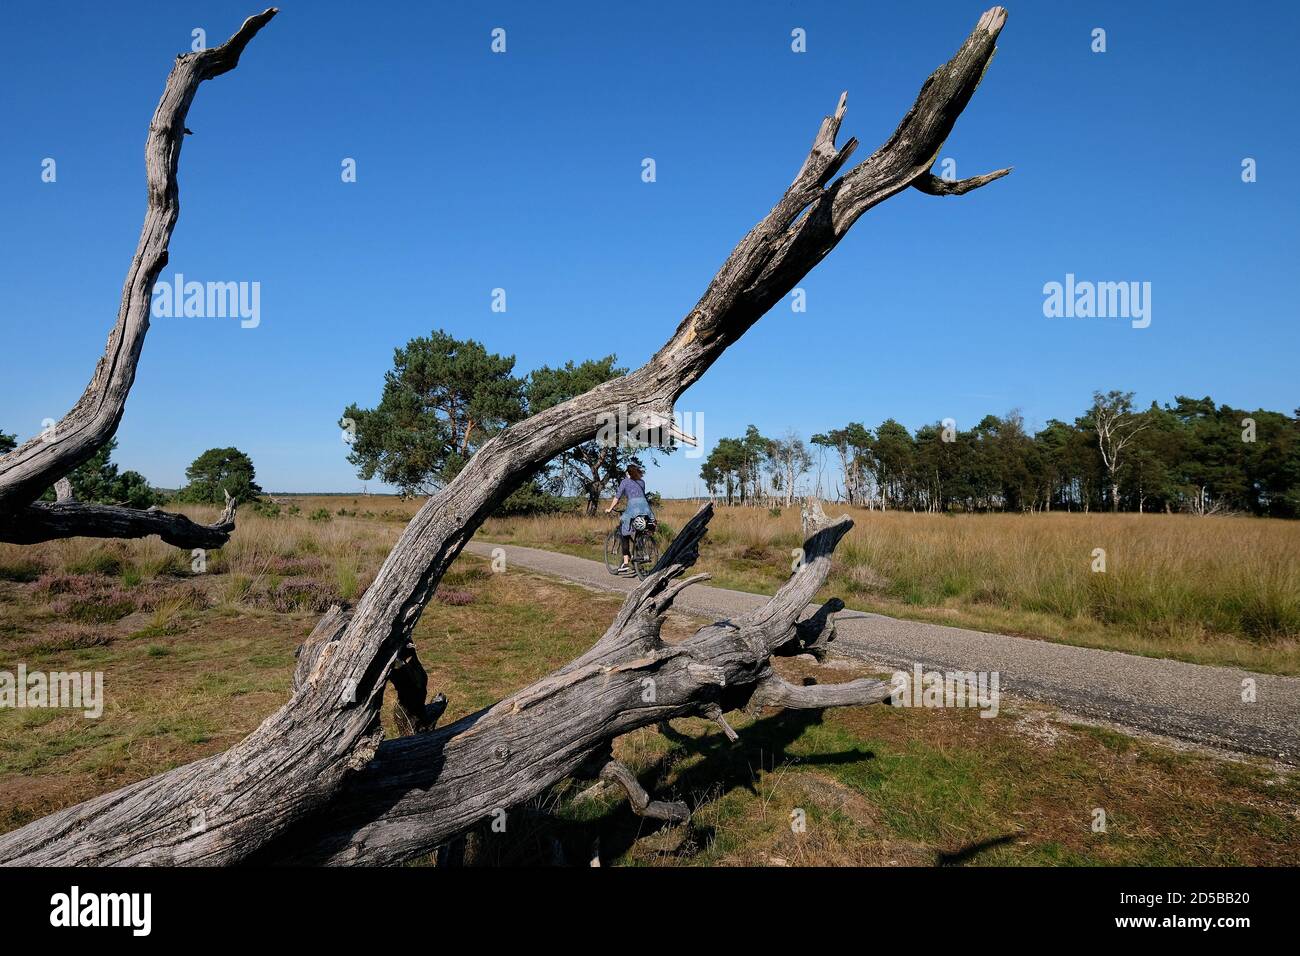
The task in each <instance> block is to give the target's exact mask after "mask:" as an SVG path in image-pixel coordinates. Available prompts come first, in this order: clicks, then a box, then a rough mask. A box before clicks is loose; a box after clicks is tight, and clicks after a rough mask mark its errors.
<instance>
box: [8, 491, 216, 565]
mask: <svg viewBox="0 0 1300 956" xmlns="http://www.w3.org/2000/svg"><path fill="white" fill-rule="evenodd" d="M65 480H66V479H65ZM69 493H70V492H69ZM234 530H235V502H234V501H231V500H229V496H227V501H226V507H225V510H224V511H222V513H221V516H220V517H219V518H217V520H216V521H214V522H213V523H212V524H199V523H198V522H196V521H191V520H190V519H189V518H187V517H186V516H185V515H182V514H173V513H172V512H169V511H161V510H159V509H157V508H119V507H117V506H115V505H91V504H82V503H81V502H79V501H73V500H71V499H70V498H69V499H66V500H59V501H56V502H54V503H53V504H50V503H48V502H44V501H36V502H33V503H32V504H29V505H26V506H24V507H21V508H19V509H18V510H17V511H14V512H9V513H4V512H0V541H5V542H8V543H10V544H36V543H38V542H40V541H53V540H56V539H59V538H77V537H82V538H144V537H147V536H148V535H151V534H156V535H158V536H159V537H160V538H162V539H163V540H164V541H166V542H167V543H168V544H170V545H175V546H176V547H178V548H219V547H221V546H222V545H224V544H225V543H226V542H227V541H228V540H230V534H231V532H232V531H234Z"/></svg>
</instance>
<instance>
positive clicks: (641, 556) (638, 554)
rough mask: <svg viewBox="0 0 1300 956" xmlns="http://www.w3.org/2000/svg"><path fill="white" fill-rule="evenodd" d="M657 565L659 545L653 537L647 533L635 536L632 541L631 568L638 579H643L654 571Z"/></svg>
mask: <svg viewBox="0 0 1300 956" xmlns="http://www.w3.org/2000/svg"><path fill="white" fill-rule="evenodd" d="M658 563H659V545H658V544H657V543H656V542H655V536H654V535H653V534H651V533H650V532H648V531H643V532H640V533H638V534H637V536H636V537H635V538H633V539H632V568H633V570H635V571H636V576H637V577H638V578H643V577H645V576H646V575H647V574H649V573H650V572H651V571H652V570H654V566H655V565H656V564H658Z"/></svg>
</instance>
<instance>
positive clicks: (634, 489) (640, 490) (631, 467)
mask: <svg viewBox="0 0 1300 956" xmlns="http://www.w3.org/2000/svg"><path fill="white" fill-rule="evenodd" d="M644 474H645V473H644V472H643V471H642V470H641V465H640V463H639V462H636V461H632V462H629V463H628V466H627V477H626V478H624V479H623V480H622V481H621V482H619V485H618V490H617V491H616V492H614V500H613V501H611V502H610V503H609V507H608V508H606V509H605V514H613V512H614V509H615V508H616V507H618V503H619V501H620V500H621V499H624V498H626V499H627V507H626V508H625V509H623V517H622V519H621V521H620V523H619V533H620V535H621V536H622V540H623V565H622V567H620V568H619V569H618V570H617V571H615V572H614V573H615V574H636V572H635V571H634V570H633V569H632V534H633V532H632V519H633V518H635V517H637V516H638V515H644V516H645V517H646V519H647V520H648V521H649V522H650V523H651V524H653V523H654V520H655V515H654V512H653V511H651V510H650V502H649V501H647V500H646V496H645V478H644V477H643V476H644Z"/></svg>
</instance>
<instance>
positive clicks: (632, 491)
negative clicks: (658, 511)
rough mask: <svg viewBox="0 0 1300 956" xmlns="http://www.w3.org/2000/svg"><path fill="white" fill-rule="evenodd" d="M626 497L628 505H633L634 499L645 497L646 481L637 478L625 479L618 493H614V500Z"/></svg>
mask: <svg viewBox="0 0 1300 956" xmlns="http://www.w3.org/2000/svg"><path fill="white" fill-rule="evenodd" d="M624 496H626V497H627V502H628V504H631V503H632V499H633V498H644V497H645V481H644V480H642V479H636V478H624V479H623V480H622V481H621V482H619V485H618V491H616V492H614V500H615V501H618V499H619V498H622V497H624Z"/></svg>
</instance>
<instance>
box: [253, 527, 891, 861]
mask: <svg viewBox="0 0 1300 956" xmlns="http://www.w3.org/2000/svg"><path fill="white" fill-rule="evenodd" d="M712 516H713V507H712V505H705V506H704V508H703V509H701V511H700V512H699V513H697V514H696V516H695V517H694V518H693V519H692V520H691V521H690V522H689V523H688V524H687V525H686V527H685V528H683V529H682V532H681V533H680V534H679V535H678V536H677V539H676V540H675V541H674V542H673V544H672V545H671V546H670V548H669V549H668V551H667V552H666V554H665V555H664V558H663V559H662V560H661V561H660V564H659V565H658V566H657V568H656V570H655V571H654V573H652V574H650V575H649V576H648V577H647V578H646V579H645V580H644V581H643V582H642V583H641V584H640V585H639V586H638V587H637V588H636V589H635V590H633V591H632V593H631V594H629V595H628V598H627V600H626V601H624V603H623V606H622V608H621V609H620V611H619V612H618V615H617V616H616V617H615V619H614V622H613V624H611V625H610V628H609V630H608V631H607V632H606V633H605V635H604V636H603V637H602V638H601V639H600V641H598V642H597V643H596V644H595V646H593V647H592V648H591V650H589V651H588V652H587V653H586V654H584V655H582V657H580V658H578V659H577V660H575V661H573V662H572V663H570V664H567V665H565V666H564V667H562V668H560V669H559V670H557V671H555V672H554V673H552V674H549V675H547V676H546V677H544V678H543V679H542V680H540V681H538V682H537V683H535V684H533V685H532V686H530V687H527V688H525V689H523V690H521V691H519V692H518V693H516V694H514V695H512V696H510V697H507V698H506V699H505V700H503V701H501V702H500V703H498V704H495V705H494V706H492V707H489V708H486V709H484V710H482V711H479V712H478V713H476V714H472V715H470V716H468V717H465V718H463V719H461V720H458V721H457V722H456V723H454V724H451V725H449V726H447V727H444V728H441V729H438V730H434V731H432V732H429V733H423V734H416V735H414V736H409V737H401V738H398V739H396V740H390V741H385V742H384V743H383V744H382V745H381V746H380V747H379V749H378V750H377V751H376V753H375V756H374V759H373V760H371V761H370V763H369V764H367V765H366V766H365V767H364V768H362V770H361V772H360V773H358V774H357V775H356V776H355V777H354V778H353V779H352V780H351V781H350V782H349V783H348V785H347V786H345V787H344V788H343V790H342V791H341V792H340V793H339V795H338V797H337V798H336V799H335V800H334V801H333V802H331V803H330V805H329V806H328V808H326V809H325V810H323V811H322V812H321V813H320V814H319V815H318V817H317V818H314V819H311V820H308V821H305V822H304V823H303V824H301V825H300V826H298V827H295V828H293V829H291V830H289V831H288V832H286V833H285V834H284V835H283V836H281V837H280V838H278V839H276V840H274V841H272V842H271V843H269V844H268V845H267V846H265V847H263V849H262V850H261V851H260V852H259V853H258V854H257V855H256V856H255V857H254V861H255V862H258V863H324V864H331V865H357V864H361V865H373V864H394V863H401V862H404V861H406V860H410V859H412V858H415V857H419V856H421V855H424V854H427V853H429V852H431V851H432V850H434V849H435V848H436V847H437V846H438V845H439V844H441V843H443V842H445V841H447V840H448V839H449V838H451V837H453V836H455V835H457V834H459V833H462V832H464V831H465V830H467V829H469V828H471V827H473V826H475V825H476V824H479V823H483V822H484V821H487V820H491V819H493V818H494V816H496V815H499V814H501V813H505V814H506V827H507V830H508V828H509V808H512V807H517V806H519V805H521V804H523V803H525V802H526V801H527V800H529V799H531V798H532V797H535V796H537V795H538V794H539V793H541V792H542V791H544V790H545V789H546V788H548V787H550V786H552V785H553V784H555V783H558V782H559V781H561V780H563V779H564V778H565V777H568V776H570V775H572V774H573V773H575V772H576V771H578V770H579V769H580V768H581V767H582V766H583V765H584V764H588V763H590V762H591V760H592V758H593V757H600V756H601V755H604V756H603V757H602V759H601V760H600V761H598V763H601V764H603V769H602V770H601V772H600V776H601V778H602V779H605V780H607V781H610V782H613V783H615V784H617V785H618V786H620V787H622V788H623V789H624V790H625V791H627V792H628V794H629V796H630V798H631V799H632V800H633V804H634V809H636V810H637V811H638V812H640V813H642V814H643V815H648V816H653V817H656V818H659V819H668V820H675V821H679V822H680V821H682V820H684V819H685V817H686V816H687V815H688V811H687V810H686V808H685V806H684V805H682V804H665V803H661V802H659V801H654V800H651V799H650V797H649V795H648V794H646V793H645V791H644V790H642V789H641V787H640V786H639V784H637V783H636V779H635V777H633V776H632V775H631V773H630V772H629V771H628V770H627V768H625V767H623V766H622V765H621V764H619V763H617V761H613V760H612V759H611V758H609V757H608V755H609V753H610V748H611V745H612V744H613V742H614V740H615V739H617V738H618V737H619V736H621V735H623V734H626V733H628V732H630V731H632V730H636V729H637V728H639V727H645V726H649V725H652V724H656V723H658V722H660V721H663V720H668V719H671V718H674V717H687V716H704V717H711V718H713V719H715V720H719V723H720V726H721V727H723V728H725V729H724V730H723V732H729V731H730V728H729V726H727V725H726V723H725V720H722V719H721V715H722V714H723V713H724V712H725V711H729V710H736V709H741V708H754V709H757V708H759V707H764V706H779V707H787V708H815V709H822V708H826V707H835V706H851V705H857V704H871V703H878V702H880V701H884V700H887V699H888V698H889V696H890V693H891V686H890V685H889V684H888V683H886V682H882V681H877V680H856V681H849V682H847V683H842V684H831V685H824V686H811V687H803V686H795V685H792V684H789V683H787V682H785V681H784V680H782V679H781V678H780V677H778V676H777V675H776V674H775V673H774V672H773V670H772V667H771V659H772V657H773V656H774V655H780V654H794V653H804V652H806V651H808V650H809V648H810V645H812V644H814V643H823V642H824V641H825V640H827V639H828V638H829V633H828V632H829V630H830V617H829V612H831V611H833V610H834V609H835V608H836V607H839V606H842V605H837V604H832V605H830V606H829V608H828V612H827V613H824V614H821V615H819V616H818V617H816V618H815V619H813V621H811V622H810V623H808V624H807V625H805V626H804V627H803V628H800V627H797V626H796V622H798V621H799V618H800V617H801V615H802V613H803V611H804V609H805V607H806V606H807V605H808V603H809V601H811V600H812V598H813V596H814V595H815V594H816V593H817V591H818V590H819V589H820V588H821V586H822V585H823V584H824V583H825V582H826V577H827V574H828V573H829V571H830V562H831V555H832V552H833V551H834V549H835V546H836V544H838V542H839V540H840V538H842V537H843V535H844V534H845V533H846V532H847V531H848V530H849V528H851V527H852V522H851V521H850V520H849V519H848V518H847V517H845V518H841V519H840V520H839V521H837V522H833V523H831V524H829V525H828V526H827V527H826V528H824V529H823V530H821V531H819V532H817V533H816V534H814V535H813V536H812V537H811V538H809V540H808V542H807V544H806V545H805V548H804V553H805V559H804V562H803V564H802V566H801V567H800V569H799V571H797V572H796V573H795V574H794V575H793V576H792V577H791V579H790V581H789V582H787V583H786V584H785V586H784V587H782V588H781V590H780V591H779V592H778V593H777V594H776V596H775V597H773V598H772V599H771V600H770V601H769V602H767V604H765V605H764V606H763V607H762V608H760V609H758V610H757V611H754V612H753V613H751V614H748V615H746V616H745V617H743V618H739V619H736V620H734V621H719V622H718V623H716V624H710V625H708V626H707V627H703V628H701V629H700V630H699V631H698V632H697V633H696V634H695V635H694V636H693V637H691V638H689V639H688V640H685V641H683V642H681V643H678V644H669V643H666V642H665V641H663V640H662V639H661V637H660V626H661V623H662V621H663V616H664V614H665V613H666V612H667V611H668V609H669V608H670V607H671V606H672V603H673V600H674V598H675V597H676V596H677V595H678V594H679V593H681V591H682V590H684V589H685V588H686V587H687V586H689V585H690V584H692V583H694V582H696V581H700V580H704V579H706V578H707V575H697V576H695V577H693V578H688V579H685V580H678V579H679V578H680V576H681V575H682V574H683V573H684V572H685V571H686V570H687V569H689V568H690V567H691V565H692V564H693V563H694V562H695V559H696V557H697V555H698V549H699V542H700V540H701V539H702V538H703V537H704V534H705V531H706V529H707V526H708V522H709V519H710V518H711V517H712ZM308 679H312V678H310V677H309V678H308Z"/></svg>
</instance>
